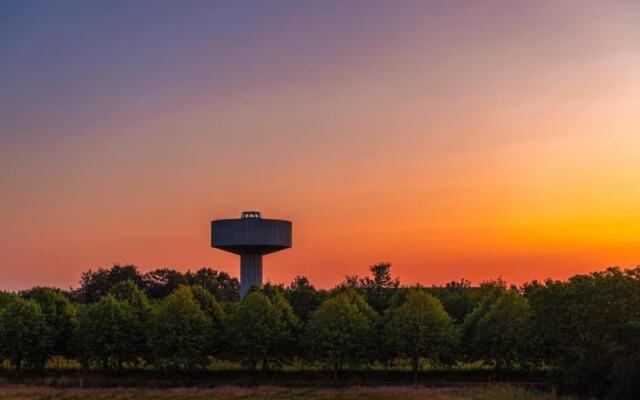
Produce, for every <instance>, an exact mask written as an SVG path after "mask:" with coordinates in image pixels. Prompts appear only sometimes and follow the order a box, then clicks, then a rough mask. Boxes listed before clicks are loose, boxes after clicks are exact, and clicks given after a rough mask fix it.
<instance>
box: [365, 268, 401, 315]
mask: <svg viewBox="0 0 640 400" xmlns="http://www.w3.org/2000/svg"><path fill="white" fill-rule="evenodd" d="M369 271H371V277H368V276H367V277H364V278H362V279H360V280H359V283H358V287H359V288H361V289H364V291H365V294H366V296H367V302H368V303H369V304H370V305H371V307H373V309H374V310H376V311H377V312H379V313H382V312H383V311H384V310H386V309H387V308H388V307H389V305H390V302H391V298H392V297H393V295H394V293H395V290H396V289H397V288H398V286H400V280H399V279H398V278H393V277H392V276H391V264H390V263H387V262H379V263H377V264H375V265H372V266H371V267H369Z"/></svg>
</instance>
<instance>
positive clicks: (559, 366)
mask: <svg viewBox="0 0 640 400" xmlns="http://www.w3.org/2000/svg"><path fill="white" fill-rule="evenodd" d="M525 296H526V297H527V299H528V301H529V303H530V305H531V310H532V331H533V333H534V336H533V341H532V342H533V343H534V345H535V348H536V349H537V350H539V352H538V356H539V357H540V358H541V360H542V361H543V362H544V363H545V364H546V365H549V366H550V367H551V368H552V371H553V374H554V378H555V380H556V382H558V383H559V387H560V389H561V390H564V391H569V392H572V393H575V394H578V395H581V396H584V397H597V398H604V397H607V398H615V399H628V398H640V384H638V382H640V380H639V379H638V375H637V371H638V367H640V357H638V354H639V351H640V341H639V340H638V333H640V267H638V268H634V269H629V270H625V271H622V270H620V269H619V268H615V267H612V268H609V269H607V270H606V271H601V272H594V273H591V274H588V275H576V276H573V277H571V278H570V279H569V280H568V281H564V282H562V281H551V280H549V281H546V282H545V283H544V284H539V283H534V284H531V285H527V286H526V287H525Z"/></svg>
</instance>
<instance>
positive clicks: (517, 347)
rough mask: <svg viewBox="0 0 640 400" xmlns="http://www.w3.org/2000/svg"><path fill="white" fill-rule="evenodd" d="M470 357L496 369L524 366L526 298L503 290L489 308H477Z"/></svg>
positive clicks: (526, 354) (527, 346) (528, 314)
mask: <svg viewBox="0 0 640 400" xmlns="http://www.w3.org/2000/svg"><path fill="white" fill-rule="evenodd" d="M476 317H477V318H478V319H477V321H476V323H477V324H476V326H475V329H476V332H475V336H474V338H473V341H472V350H471V358H472V359H478V360H482V361H484V362H485V363H487V364H489V365H493V366H495V368H496V370H502V369H505V368H512V367H513V366H514V365H515V364H519V365H525V364H526V363H527V362H528V361H529V359H530V354H531V353H530V350H529V349H530V343H529V340H528V338H529V323H530V319H531V310H530V307H529V303H528V302H527V300H526V299H525V298H523V297H522V296H520V294H518V293H517V292H515V291H513V290H509V291H505V292H504V293H503V294H502V295H500V296H499V297H498V298H497V299H495V301H494V302H492V303H491V304H490V305H488V306H486V307H483V308H480V309H478V314H477V315H476Z"/></svg>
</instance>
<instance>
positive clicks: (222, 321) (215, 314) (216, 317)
mask: <svg viewBox="0 0 640 400" xmlns="http://www.w3.org/2000/svg"><path fill="white" fill-rule="evenodd" d="M191 293H192V294H193V298H194V299H195V300H196V302H197V303H198V305H199V306H200V309H201V310H202V311H203V312H204V313H205V315H206V316H207V317H208V318H209V321H210V324H211V329H210V331H209V333H208V337H209V345H208V353H209V354H210V355H213V356H217V357H222V355H223V354H224V351H225V347H226V346H227V344H228V342H227V341H226V339H227V334H226V329H227V327H226V324H227V319H226V315H225V312H224V310H223V309H222V306H221V305H220V303H218V301H217V300H216V298H215V297H214V296H213V295H212V294H211V292H209V291H208V290H206V289H204V288H203V287H201V286H191Z"/></svg>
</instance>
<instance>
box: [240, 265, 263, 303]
mask: <svg viewBox="0 0 640 400" xmlns="http://www.w3.org/2000/svg"><path fill="white" fill-rule="evenodd" d="M252 286H256V287H262V255H259V254H241V255H240V297H241V298H242V297H244V296H245V295H246V294H247V292H249V289H251V287H252Z"/></svg>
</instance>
